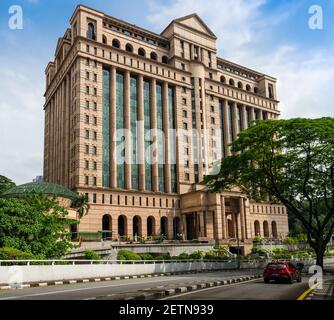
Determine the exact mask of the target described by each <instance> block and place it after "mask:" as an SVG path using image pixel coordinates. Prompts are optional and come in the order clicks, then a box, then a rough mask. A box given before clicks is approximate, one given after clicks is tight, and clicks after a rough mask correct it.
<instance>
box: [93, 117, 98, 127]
mask: <svg viewBox="0 0 334 320" xmlns="http://www.w3.org/2000/svg"><path fill="white" fill-rule="evenodd" d="M93 124H94V125H95V126H96V125H97V117H94V118H93Z"/></svg>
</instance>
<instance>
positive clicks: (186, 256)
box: [177, 252, 190, 260]
mask: <svg viewBox="0 0 334 320" xmlns="http://www.w3.org/2000/svg"><path fill="white" fill-rule="evenodd" d="M177 258H178V260H190V256H189V254H188V253H185V252H183V253H181V254H179V255H178V257H177Z"/></svg>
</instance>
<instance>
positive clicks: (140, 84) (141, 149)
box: [137, 74, 145, 191]
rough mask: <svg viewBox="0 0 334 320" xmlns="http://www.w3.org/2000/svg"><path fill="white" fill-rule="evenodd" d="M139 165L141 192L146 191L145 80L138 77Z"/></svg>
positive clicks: (140, 76)
mask: <svg viewBox="0 0 334 320" xmlns="http://www.w3.org/2000/svg"><path fill="white" fill-rule="evenodd" d="M137 90H138V135H137V139H138V163H139V190H140V191H144V190H145V127H144V78H143V76H142V75H141V74H140V75H138V88H137Z"/></svg>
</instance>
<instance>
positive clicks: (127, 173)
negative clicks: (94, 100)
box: [124, 71, 132, 190]
mask: <svg viewBox="0 0 334 320" xmlns="http://www.w3.org/2000/svg"><path fill="white" fill-rule="evenodd" d="M124 129H125V132H124V133H125V165H124V167H125V170H124V171H125V189H128V190H131V149H132V143H131V134H130V132H131V112H130V71H125V72H124Z"/></svg>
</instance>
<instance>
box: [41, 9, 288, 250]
mask: <svg viewBox="0 0 334 320" xmlns="http://www.w3.org/2000/svg"><path fill="white" fill-rule="evenodd" d="M70 25H71V26H70V28H69V29H67V31H66V33H65V35H64V36H63V37H62V38H60V39H59V40H58V44H57V49H56V53H55V60H54V61H53V62H50V63H49V64H48V66H47V68H46V93H45V99H46V102H45V105H44V110H45V153H44V179H45V181H48V182H51V183H58V184H62V185H64V186H66V187H68V188H70V189H72V190H74V191H76V192H79V193H86V194H88V196H89V199H90V202H91V209H90V212H89V215H88V216H86V217H84V218H83V219H82V221H81V223H80V226H79V231H90V232H97V231H101V230H104V231H112V233H113V235H112V237H114V238H117V237H118V235H121V236H128V237H130V238H132V237H134V236H136V235H139V236H140V235H141V236H144V237H146V236H154V235H158V234H161V233H163V234H165V235H166V236H167V237H168V238H169V239H175V238H176V237H178V236H177V235H178V234H182V237H183V238H184V239H188V240H191V239H203V240H213V239H214V240H216V241H217V243H221V244H229V243H232V244H233V241H236V240H235V239H238V240H239V241H240V244H241V245H247V244H250V243H251V239H252V238H253V237H254V236H255V235H257V234H258V235H261V236H266V237H271V236H273V237H284V236H286V235H287V233H288V220H287V211H286V208H285V207H284V206H282V205H278V204H271V203H269V202H268V203H254V202H253V201H251V200H249V199H247V197H246V196H245V195H243V194H241V193H240V192H238V191H234V192H223V193H221V194H210V193H208V191H207V190H206V189H205V188H204V187H203V186H202V185H201V184H200V182H201V181H202V180H203V176H204V175H205V174H207V172H208V171H207V170H208V168H209V167H210V163H212V162H214V161H215V160H217V159H219V157H221V156H226V155H228V154H229V152H230V150H229V148H228V147H227V145H228V144H229V143H230V142H231V140H233V139H235V138H236V137H237V135H238V133H239V132H240V130H243V129H245V128H247V127H248V126H249V125H251V122H252V121H256V120H258V119H278V117H279V115H280V112H279V110H278V100H277V93H276V79H275V78H273V77H270V76H267V75H264V74H261V73H259V72H256V71H253V70H250V69H248V68H245V67H242V66H240V65H237V64H235V63H233V62H230V61H227V60H225V59H223V58H220V57H218V56H217V48H216V40H217V38H216V36H215V35H214V34H213V32H212V31H211V30H210V29H209V28H208V26H207V25H206V24H205V23H204V22H203V21H202V20H201V19H200V18H199V17H198V16H197V15H196V14H193V15H189V16H186V17H183V18H180V19H177V20H174V21H172V22H171V23H170V25H169V26H168V27H167V28H166V29H165V30H164V31H163V32H162V33H161V34H160V35H159V34H155V33H153V32H150V31H148V30H145V29H142V28H140V27H137V26H134V25H131V24H129V23H127V22H124V21H121V20H119V19H116V18H113V17H111V16H108V15H106V14H104V13H102V12H99V11H96V10H93V9H90V8H88V7H85V6H82V5H80V6H78V7H77V9H76V10H75V12H74V14H73V16H72V18H71V21H70ZM147 108H149V109H147ZM147 110H148V113H147ZM133 117H135V120H137V121H139V122H138V124H137V125H136V133H135V136H134V137H135V138H134V139H133V140H132V141H135V145H136V147H135V148H136V152H137V153H136V154H137V157H138V158H139V159H144V156H145V155H146V154H145V150H144V149H145V148H144V146H145V145H146V143H147V136H146V135H145V133H146V129H147V128H146V126H147V125H148V126H149V129H156V128H159V125H160V126H161V129H162V130H163V132H164V134H165V138H166V139H165V140H163V141H162V142H160V141H159V140H157V139H155V138H154V139H153V140H152V141H150V144H151V145H152V147H153V149H152V150H153V151H151V152H150V157H151V158H152V159H153V160H156V158H157V157H158V155H157V154H158V153H159V152H160V151H161V146H162V145H163V146H164V152H163V153H162V154H163V155H162V156H163V158H164V160H165V161H164V164H163V165H159V164H158V163H155V162H154V161H153V163H152V164H149V165H147V162H145V161H144V162H138V164H135V165H133V164H132V162H131V161H128V160H131V157H133V153H131V152H128V151H127V150H126V151H125V155H124V157H125V164H123V165H118V164H117V163H116V161H115V153H116V150H117V147H118V144H119V142H118V141H116V139H114V137H115V135H116V129H117V128H118V126H119V125H123V126H124V128H126V129H129V130H132V128H133V127H132V126H133V122H132V120H133ZM148 119H149V120H148ZM138 128H139V129H141V130H139V129H138ZM169 129H176V130H177V131H178V133H177V137H176V139H175V140H173V139H172V137H171V133H170V132H169ZM193 129H196V130H197V132H198V133H199V135H198V137H195V136H194V135H193V134H189V132H191V130H193ZM179 132H182V134H180V133H179ZM151 137H152V136H151ZM154 148H156V150H157V152H154ZM172 152H174V153H175V157H176V164H175V163H174V162H172V161H171V154H172ZM152 159H151V160H152ZM208 159H211V161H210V160H208ZM231 239H232V240H231ZM233 239H234V240H233Z"/></svg>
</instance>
